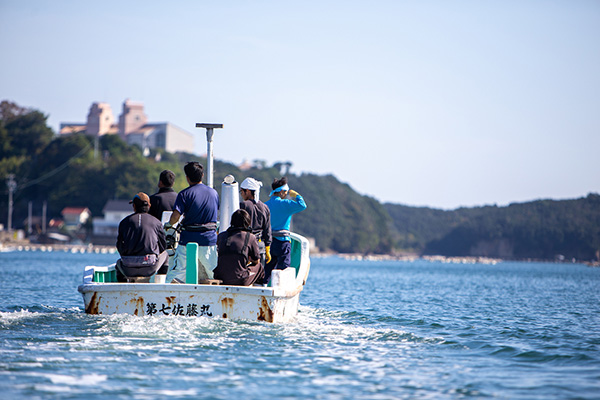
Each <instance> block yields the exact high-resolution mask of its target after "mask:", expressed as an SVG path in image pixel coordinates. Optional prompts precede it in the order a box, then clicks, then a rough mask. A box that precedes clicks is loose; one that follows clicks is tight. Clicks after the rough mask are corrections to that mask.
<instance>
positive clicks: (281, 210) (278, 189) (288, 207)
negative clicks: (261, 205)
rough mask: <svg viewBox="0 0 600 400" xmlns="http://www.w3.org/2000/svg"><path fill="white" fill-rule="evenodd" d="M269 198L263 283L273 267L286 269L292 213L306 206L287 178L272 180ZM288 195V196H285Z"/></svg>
mask: <svg viewBox="0 0 600 400" xmlns="http://www.w3.org/2000/svg"><path fill="white" fill-rule="evenodd" d="M271 188H272V189H273V191H271V194H270V198H269V200H267V201H266V202H265V204H266V205H267V206H268V207H269V210H270V211H271V235H272V236H273V242H272V243H271V262H269V263H267V266H266V268H265V278H264V283H267V282H268V281H269V279H270V277H271V272H272V271H273V270H274V269H286V268H287V267H289V266H290V263H291V250H292V240H291V239H290V224H291V222H292V215H293V214H296V213H299V212H300V211H302V210H304V209H305V208H306V203H305V202H304V199H303V198H302V196H300V195H299V194H298V193H297V192H296V191H294V190H290V187H289V186H288V184H287V178H286V177H285V176H284V177H282V178H281V179H275V180H273V183H272V184H271ZM288 195H289V197H290V198H287V197H288Z"/></svg>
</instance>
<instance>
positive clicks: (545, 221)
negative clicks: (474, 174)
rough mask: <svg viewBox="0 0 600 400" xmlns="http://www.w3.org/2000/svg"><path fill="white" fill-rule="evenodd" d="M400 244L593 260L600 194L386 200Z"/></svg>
mask: <svg viewBox="0 0 600 400" xmlns="http://www.w3.org/2000/svg"><path fill="white" fill-rule="evenodd" d="M386 210H387V211H388V212H389V214H390V216H391V217H392V220H393V221H394V230H395V233H396V235H397V236H396V237H397V242H396V243H397V245H398V246H399V247H400V248H405V249H411V250H414V251H416V252H418V253H420V254H441V255H446V256H487V257H500V258H516V259H527V258H532V259H546V260H547V259H556V258H563V257H564V258H565V259H569V260H570V259H572V258H575V259H577V260H592V259H597V258H598V251H599V250H600V196H599V195H598V194H593V193H592V194H589V195H588V196H587V197H585V198H581V199H575V200H561V201H555V200H538V201H532V202H527V203H518V204H511V205H509V206H507V207H495V206H487V207H477V208H460V209H457V210H452V211H443V210H433V209H429V208H414V207H406V206H401V205H396V204H386Z"/></svg>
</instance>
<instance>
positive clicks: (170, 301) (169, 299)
mask: <svg viewBox="0 0 600 400" xmlns="http://www.w3.org/2000/svg"><path fill="white" fill-rule="evenodd" d="M176 298H177V296H168V297H165V300H166V301H167V305H168V306H169V307H173V305H174V304H175V299H176Z"/></svg>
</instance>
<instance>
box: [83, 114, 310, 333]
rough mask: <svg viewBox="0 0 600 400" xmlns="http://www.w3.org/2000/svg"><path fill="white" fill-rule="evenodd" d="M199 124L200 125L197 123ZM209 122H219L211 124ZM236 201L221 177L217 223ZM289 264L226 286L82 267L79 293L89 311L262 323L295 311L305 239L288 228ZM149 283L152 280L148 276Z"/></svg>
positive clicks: (192, 266)
mask: <svg viewBox="0 0 600 400" xmlns="http://www.w3.org/2000/svg"><path fill="white" fill-rule="evenodd" d="M199 125H204V124H197V126H199ZM201 127H206V128H207V140H208V152H207V154H209V158H208V160H207V164H208V165H207V175H208V176H207V178H208V183H207V184H208V185H209V186H212V128H209V127H207V126H201ZM213 127H222V125H221V126H216V125H215V126H213ZM238 205H239V194H238V186H237V182H235V180H234V179H233V177H231V176H228V177H226V179H225V181H224V182H223V184H222V191H221V206H220V225H221V226H229V221H230V217H231V214H232V213H233V212H234V211H235V210H236V209H237V207H238ZM291 239H292V254H291V267H290V268H287V269H285V270H274V271H273V273H272V275H271V280H270V282H269V284H268V286H262V285H254V286H229V285H220V284H215V283H216V282H217V281H215V280H209V281H205V282H198V281H197V274H196V273H195V272H191V273H188V274H187V277H186V282H185V283H182V284H179V283H177V284H176V283H119V282H117V279H116V269H115V265H114V264H113V265H109V266H87V267H85V269H84V273H83V284H82V285H80V286H79V287H78V291H79V292H80V293H81V294H82V295H83V301H84V304H85V312H86V313H88V314H102V315H106V314H131V315H139V316H142V315H178V316H188V317H220V318H230V319H245V320H254V321H266V322H276V323H277V322H288V321H290V320H291V319H293V318H294V317H295V316H296V314H297V313H298V304H299V297H300V292H302V289H303V288H304V285H305V283H306V280H307V278H308V273H309V270H310V258H309V243H308V240H307V239H306V238H304V237H302V236H300V235H298V234H296V233H293V232H292V233H291ZM195 246H197V245H196V244H195V243H188V244H187V248H186V252H187V254H188V257H187V265H186V270H187V271H188V272H189V271H197V260H196V257H195V256H191V255H192V254H195V250H196V247H195ZM151 282H153V280H151Z"/></svg>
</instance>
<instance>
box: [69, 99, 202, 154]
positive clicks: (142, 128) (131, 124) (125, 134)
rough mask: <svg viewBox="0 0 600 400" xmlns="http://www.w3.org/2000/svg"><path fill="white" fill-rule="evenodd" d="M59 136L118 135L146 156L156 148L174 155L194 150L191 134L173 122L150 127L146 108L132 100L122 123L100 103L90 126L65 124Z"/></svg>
mask: <svg viewBox="0 0 600 400" xmlns="http://www.w3.org/2000/svg"><path fill="white" fill-rule="evenodd" d="M59 133H60V134H62V135H68V134H72V133H86V134H88V135H92V136H102V135H110V134H118V135H119V136H121V137H122V138H123V140H125V142H127V143H128V144H134V145H138V146H139V147H140V148H141V149H142V150H143V151H144V154H147V153H148V150H150V149H156V148H160V149H165V150H166V151H168V152H170V153H175V152H187V153H190V152H193V149H194V137H193V136H192V134H191V133H189V132H187V131H185V130H183V129H181V128H179V127H177V126H175V125H173V124H171V123H169V122H152V123H149V122H148V117H147V116H146V114H145V113H144V104H143V103H141V102H134V101H131V100H125V101H124V102H123V109H122V112H121V115H120V116H119V120H118V123H117V122H115V118H114V116H113V112H112V109H111V107H110V104H108V103H102V102H96V103H93V104H92V105H91V107H90V111H89V113H88V116H87V122H86V123H67V122H64V123H61V124H60V130H59Z"/></svg>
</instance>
